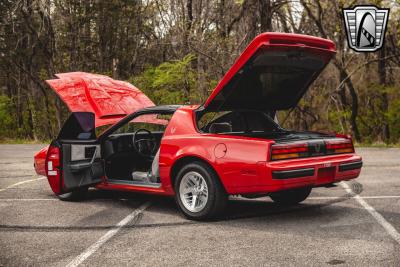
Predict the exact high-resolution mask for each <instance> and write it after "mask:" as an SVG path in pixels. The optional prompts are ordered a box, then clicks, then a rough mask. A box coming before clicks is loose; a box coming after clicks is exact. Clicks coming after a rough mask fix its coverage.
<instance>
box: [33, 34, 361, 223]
mask: <svg viewBox="0 0 400 267" xmlns="http://www.w3.org/2000/svg"><path fill="white" fill-rule="evenodd" d="M334 54H335V45H334V43H333V42H332V41H330V40H326V39H321V38H316V37H312V36H306V35H297V34H283V33H263V34H261V35H259V36H257V37H256V38H255V39H254V40H253V41H252V42H251V43H250V44H249V46H248V47H247V48H246V49H245V51H244V52H243V53H242V54H241V55H240V57H239V58H238V59H237V61H236V62H235V63H234V64H233V66H232V67H231V68H230V69H229V71H228V72H227V73H226V75H225V76H224V77H223V78H222V79H221V81H220V82H219V84H218V85H217V87H216V88H215V89H214V91H213V92H212V93H211V95H210V96H209V98H208V99H207V100H206V101H205V103H204V104H203V105H190V106H177V105H168V106H154V104H153V102H152V101H151V100H150V99H149V98H147V97H146V96H145V95H144V94H143V93H142V92H141V91H139V90H138V89H137V88H135V87H134V86H133V85H131V84H129V83H127V82H122V81H117V80H113V79H111V78H109V77H106V76H103V75H96V74H89V73H83V72H73V73H63V74H58V75H57V77H58V79H54V80H49V81H47V82H48V84H49V85H50V86H51V87H52V88H53V89H54V90H55V92H56V93H57V94H58V95H59V96H60V98H61V99H62V100H63V101H64V102H65V103H66V105H67V106H68V107H69V109H70V110H71V112H72V114H71V116H70V117H69V119H68V120H67V121H66V122H65V124H64V126H63V127H62V129H61V131H60V133H59V135H58V137H57V138H56V139H55V140H54V141H53V142H52V143H51V144H50V145H49V146H48V147H45V148H43V149H42V150H41V151H39V152H38V153H37V154H36V155H35V169H36V172H37V173H38V174H41V175H46V176H47V178H48V181H49V184H50V187H51V189H52V190H53V191H54V193H55V194H56V195H58V196H59V198H60V199H62V200H78V199H82V197H83V196H84V194H85V193H86V192H87V190H88V187H90V186H95V187H96V188H98V189H108V190H125V191H132V192H142V193H149V194H160V195H170V196H175V199H176V202H177V205H178V207H179V208H180V209H181V210H182V212H183V213H184V214H185V215H186V216H187V217H189V218H191V219H197V220H201V219H207V218H211V217H214V216H216V215H217V214H218V213H219V212H221V211H222V209H223V208H224V206H225V204H226V203H227V199H228V196H229V195H241V196H243V197H258V196H266V195H268V196H270V197H271V198H272V200H273V201H275V202H277V203H281V204H285V205H290V204H297V203H299V202H301V201H303V200H305V199H306V198H307V197H308V195H309V194H310V192H311V189H312V188H313V187H318V186H326V187H330V186H332V185H334V184H335V183H337V182H339V181H342V180H350V179H354V178H356V177H358V176H359V174H360V171H361V167H362V159H361V157H360V156H358V155H356V154H355V152H354V147H353V142H352V140H351V138H350V137H349V136H346V135H340V134H326V133H316V132H298V131H291V130H286V129H283V128H282V127H280V126H279V124H278V123H277V122H276V121H275V120H274V119H273V118H275V114H276V112H277V111H279V110H286V109H290V108H293V107H295V106H296V105H297V103H298V102H299V100H300V99H301V97H302V96H303V95H304V94H305V92H306V91H307V89H308V88H309V86H310V84H311V83H312V82H313V81H314V80H315V79H316V77H317V76H318V75H319V74H320V73H321V71H322V70H323V69H324V68H325V66H326V65H327V64H328V62H329V61H330V59H331V58H332V57H333V56H334Z"/></svg>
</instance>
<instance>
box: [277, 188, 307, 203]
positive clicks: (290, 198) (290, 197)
mask: <svg viewBox="0 0 400 267" xmlns="http://www.w3.org/2000/svg"><path fill="white" fill-rule="evenodd" d="M311 189H312V188H311V187H304V188H296V189H290V190H285V191H280V192H276V193H272V194H271V195H270V198H271V199H272V200H273V201H274V202H276V203H279V204H283V205H295V204H298V203H300V202H302V201H304V200H305V199H306V198H307V197H308V196H309V195H310V193H311Z"/></svg>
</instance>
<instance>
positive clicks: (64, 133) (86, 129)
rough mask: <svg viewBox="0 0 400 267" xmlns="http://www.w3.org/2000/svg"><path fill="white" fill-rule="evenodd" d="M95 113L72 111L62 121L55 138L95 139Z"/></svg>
mask: <svg viewBox="0 0 400 267" xmlns="http://www.w3.org/2000/svg"><path fill="white" fill-rule="evenodd" d="M95 128H96V126H95V115H94V113H93V112H73V113H72V114H71V115H70V116H69V117H68V119H67V121H66V122H65V123H64V125H63V127H62V129H61V131H60V133H59V134H58V137H57V139H67V140H90V139H96V132H95Z"/></svg>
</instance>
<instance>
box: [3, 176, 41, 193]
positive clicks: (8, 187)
mask: <svg viewBox="0 0 400 267" xmlns="http://www.w3.org/2000/svg"><path fill="white" fill-rule="evenodd" d="M43 179H46V177H39V178H35V179H30V180H25V181H22V182H18V183H15V184H12V185H9V186H7V187H4V188H0V192H2V191H5V190H7V189H10V188H13V187H16V186H19V185H21V184H26V183H30V182H35V181H39V180H43Z"/></svg>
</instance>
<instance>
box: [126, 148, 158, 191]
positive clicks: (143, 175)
mask: <svg viewBox="0 0 400 267" xmlns="http://www.w3.org/2000/svg"><path fill="white" fill-rule="evenodd" d="M159 162H160V148H159V149H158V150H157V153H156V155H155V156H154V159H153V162H152V163H151V169H150V170H149V171H148V172H139V171H135V172H133V173H132V179H133V180H134V181H140V182H145V183H159V182H160V169H159V165H158V163H159Z"/></svg>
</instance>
